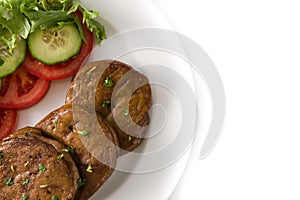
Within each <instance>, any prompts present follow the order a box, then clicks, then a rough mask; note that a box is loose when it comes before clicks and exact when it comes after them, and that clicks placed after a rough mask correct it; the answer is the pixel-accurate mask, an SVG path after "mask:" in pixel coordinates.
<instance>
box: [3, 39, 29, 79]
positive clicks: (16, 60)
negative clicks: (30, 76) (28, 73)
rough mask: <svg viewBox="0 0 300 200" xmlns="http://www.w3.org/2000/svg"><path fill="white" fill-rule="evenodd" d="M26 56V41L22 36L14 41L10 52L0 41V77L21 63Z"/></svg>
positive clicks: (11, 71)
mask: <svg viewBox="0 0 300 200" xmlns="http://www.w3.org/2000/svg"><path fill="white" fill-rule="evenodd" d="M25 56H26V41H25V40H24V39H22V38H18V39H17V41H16V47H15V48H14V49H13V51H12V53H10V52H9V47H8V46H7V45H6V44H4V43H3V42H0V78H1V77H4V76H7V75H9V74H11V73H13V72H14V71H16V69H17V68H18V67H19V66H20V65H21V64H22V63H23V61H24V59H25Z"/></svg>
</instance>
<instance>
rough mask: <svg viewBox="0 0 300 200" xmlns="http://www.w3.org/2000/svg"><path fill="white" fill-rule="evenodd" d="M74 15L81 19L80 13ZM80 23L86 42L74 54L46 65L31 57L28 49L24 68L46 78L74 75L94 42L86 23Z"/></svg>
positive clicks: (53, 78)
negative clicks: (66, 58) (62, 60)
mask: <svg viewBox="0 0 300 200" xmlns="http://www.w3.org/2000/svg"><path fill="white" fill-rule="evenodd" d="M76 15H77V16H78V17H79V19H80V21H82V14H81V13H79V12H76ZM81 25H82V29H83V33H84V36H85V38H86V41H87V43H85V42H83V43H82V47H81V50H80V52H79V53H78V54H77V55H76V56H74V57H73V58H71V59H70V60H68V61H66V62H62V63H58V64H54V65H46V64H44V63H42V62H40V61H38V60H36V59H35V58H33V57H32V56H31V55H30V53H29V51H28V52H27V56H26V58H25V61H24V67H25V69H26V70H27V71H28V72H30V73H31V74H34V75H36V76H38V77H40V78H42V79H46V80H59V79H64V78H67V77H70V76H73V75H75V74H76V73H77V72H78V70H79V68H80V66H81V65H82V63H83V62H84V61H85V60H86V59H87V58H88V56H89V55H90V53H91V51H92V49H93V44H94V35H93V33H92V32H90V31H89V30H88V29H87V27H86V25H83V24H81Z"/></svg>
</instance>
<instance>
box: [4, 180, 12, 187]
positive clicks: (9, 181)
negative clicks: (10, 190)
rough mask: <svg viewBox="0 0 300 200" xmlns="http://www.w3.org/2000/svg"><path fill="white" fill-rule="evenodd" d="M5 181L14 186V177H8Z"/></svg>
mask: <svg viewBox="0 0 300 200" xmlns="http://www.w3.org/2000/svg"><path fill="white" fill-rule="evenodd" d="M4 183H5V184H6V185H7V186H12V185H13V184H14V181H13V179H12V178H8V179H6V180H5V181H4Z"/></svg>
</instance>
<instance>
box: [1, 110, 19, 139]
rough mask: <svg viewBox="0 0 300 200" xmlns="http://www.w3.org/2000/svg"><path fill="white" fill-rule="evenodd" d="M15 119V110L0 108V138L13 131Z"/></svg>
mask: <svg viewBox="0 0 300 200" xmlns="http://www.w3.org/2000/svg"><path fill="white" fill-rule="evenodd" d="M16 121H17V111H16V110H5V109H0V130H1V131H0V140H2V139H3V138H5V137H6V136H8V135H9V134H11V133H12V132H13V130H14V129H15V126H16Z"/></svg>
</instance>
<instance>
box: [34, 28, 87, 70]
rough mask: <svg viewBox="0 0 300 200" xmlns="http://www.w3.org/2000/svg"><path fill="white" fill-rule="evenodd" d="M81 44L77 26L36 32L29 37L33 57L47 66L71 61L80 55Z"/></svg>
mask: <svg viewBox="0 0 300 200" xmlns="http://www.w3.org/2000/svg"><path fill="white" fill-rule="evenodd" d="M81 44H82V39H81V37H80V33H79V30H78V28H77V26H76V25H75V24H68V25H65V26H62V27H53V28H49V29H46V30H39V31H35V32H33V33H32V34H30V35H29V37H28V47H29V50H30V53H31V55H32V56H33V57H34V58H35V59H37V60H39V61H41V62H42V63H45V64H47V65H53V64H56V63H60V62H65V61H67V60H69V59H70V58H72V57H73V56H75V55H77V54H78V53H79V51H80V48H81Z"/></svg>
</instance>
